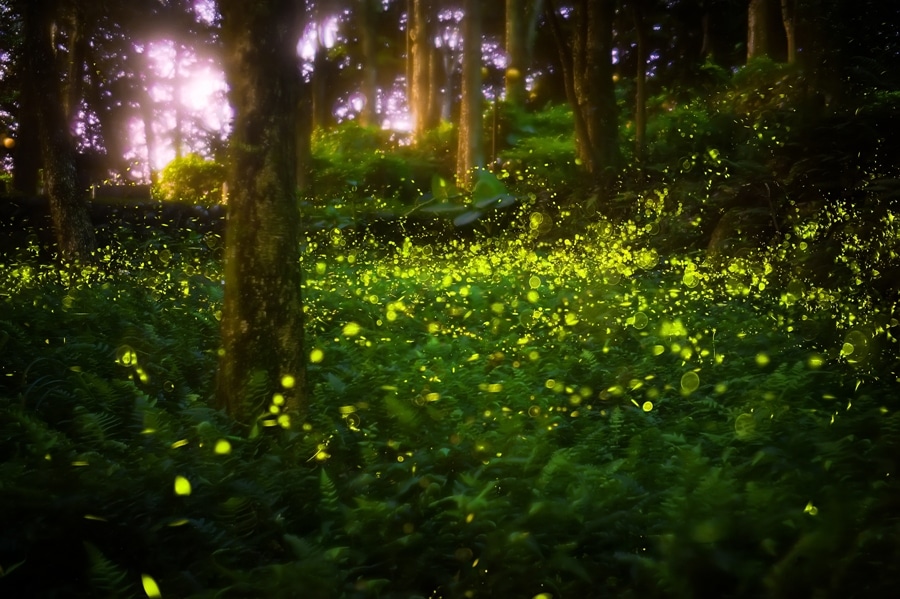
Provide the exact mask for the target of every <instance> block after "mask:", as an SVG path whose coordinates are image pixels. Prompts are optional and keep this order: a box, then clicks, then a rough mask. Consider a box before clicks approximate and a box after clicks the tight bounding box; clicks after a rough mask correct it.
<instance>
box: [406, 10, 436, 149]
mask: <svg viewBox="0 0 900 599" xmlns="http://www.w3.org/2000/svg"><path fill="white" fill-rule="evenodd" d="M430 8H431V3H430V2H428V0H413V1H412V10H413V12H412V14H411V15H410V16H409V19H410V29H409V38H410V52H411V53H412V55H411V58H412V67H411V76H412V78H411V79H410V81H409V107H410V112H411V113H412V120H413V123H412V124H413V139H420V138H421V136H422V135H423V134H424V133H425V132H426V131H429V130H430V129H433V128H434V127H436V126H437V124H438V122H439V120H438V119H435V110H434V105H435V104H434V93H435V91H436V90H435V88H434V86H433V85H432V83H433V81H434V79H433V76H432V74H433V69H432V57H433V56H434V47H433V45H434V43H433V41H432V39H431V37H432V36H431V25H430V24H429V22H428V17H429V14H430Z"/></svg>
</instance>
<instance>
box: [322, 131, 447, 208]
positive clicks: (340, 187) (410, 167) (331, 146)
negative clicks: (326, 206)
mask: <svg viewBox="0 0 900 599" xmlns="http://www.w3.org/2000/svg"><path fill="white" fill-rule="evenodd" d="M392 135H394V134H393V133H391V132H390V131H385V130H382V129H377V128H374V127H362V126H360V125H359V124H358V123H356V122H355V121H348V122H346V123H343V124H341V125H339V126H338V127H336V128H334V129H330V130H327V131H318V132H316V133H315V134H314V136H313V140H312V151H313V162H314V164H313V190H312V191H313V193H314V194H315V196H316V197H317V198H319V200H320V201H321V199H323V198H324V199H329V200H330V199H335V198H337V199H342V200H351V199H353V198H358V197H365V196H375V197H377V198H397V199H400V200H401V201H404V202H409V201H412V200H413V199H414V198H416V197H417V196H418V194H419V190H420V189H424V188H427V185H428V181H429V180H430V178H431V176H432V175H433V174H434V172H435V168H436V166H435V162H434V160H433V159H432V158H430V157H429V156H428V155H427V154H425V153H423V152H420V151H417V150H416V149H414V148H410V147H408V146H407V147H404V146H399V145H398V144H397V143H396V142H394V141H392V139H391V138H392Z"/></svg>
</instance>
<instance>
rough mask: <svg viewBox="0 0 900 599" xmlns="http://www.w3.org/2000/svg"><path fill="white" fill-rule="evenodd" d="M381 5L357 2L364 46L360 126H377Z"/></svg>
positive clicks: (368, 0)
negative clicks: (376, 106) (379, 15)
mask: <svg viewBox="0 0 900 599" xmlns="http://www.w3.org/2000/svg"><path fill="white" fill-rule="evenodd" d="M378 7H379V4H378V3H376V2H375V0H356V5H355V16H356V20H357V23H358V25H359V26H358V29H359V41H360V45H361V46H362V75H363V78H362V93H363V97H364V98H365V104H364V105H363V107H362V110H361V111H360V114H359V121H360V124H362V125H364V126H372V125H377V122H376V120H377V119H376V111H375V104H376V102H377V99H378V98H377V96H378V52H377V44H376V38H377V36H378V31H377V29H376V21H377V18H378Z"/></svg>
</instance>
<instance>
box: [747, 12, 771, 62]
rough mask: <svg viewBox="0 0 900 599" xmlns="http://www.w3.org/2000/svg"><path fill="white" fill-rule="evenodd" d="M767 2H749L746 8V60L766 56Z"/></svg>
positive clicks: (767, 51) (767, 43)
mask: <svg viewBox="0 0 900 599" xmlns="http://www.w3.org/2000/svg"><path fill="white" fill-rule="evenodd" d="M769 52H770V48H769V0H750V4H749V5H748V7H747V60H748V61H750V60H752V59H754V58H758V57H763V56H768V55H769Z"/></svg>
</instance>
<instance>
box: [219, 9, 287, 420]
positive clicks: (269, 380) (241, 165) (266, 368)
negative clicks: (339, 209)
mask: <svg viewBox="0 0 900 599" xmlns="http://www.w3.org/2000/svg"><path fill="white" fill-rule="evenodd" d="M219 8H220V11H221V14H222V39H223V42H224V46H225V71H226V75H227V78H228V83H229V87H230V100H231V105H232V106H233V107H234V110H235V116H234V125H233V133H232V138H231V152H232V153H231V159H230V168H229V177H228V184H229V198H228V209H227V210H228V212H227V221H226V239H225V247H226V249H225V302H224V310H223V316H222V354H221V359H220V362H219V372H218V379H217V403H218V406H219V407H220V408H224V409H225V410H226V412H227V413H228V414H230V415H231V416H232V417H233V418H235V419H236V420H237V421H238V422H239V423H241V424H243V425H245V426H248V427H251V431H252V430H253V429H254V428H255V426H256V425H262V426H277V425H281V426H283V427H287V426H290V419H291V418H296V417H297V416H298V415H300V414H302V411H303V410H304V409H305V397H304V388H305V360H304V351H303V305H302V297H301V292H300V283H301V279H300V265H299V261H300V244H299V240H300V219H299V213H298V209H297V203H296V199H295V197H294V193H293V189H294V183H295V180H296V175H297V158H296V145H297V144H296V136H294V135H285V132H291V131H297V130H298V129H297V123H296V121H295V119H296V109H297V106H298V99H299V96H298V91H299V84H300V79H299V64H298V59H297V52H296V44H297V39H296V35H297V31H299V29H298V28H297V23H298V22H299V14H298V13H297V12H296V11H298V10H299V7H298V4H297V3H296V2H294V1H293V0H268V1H265V2H263V1H257V2H246V0H221V1H220V3H219Z"/></svg>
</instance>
